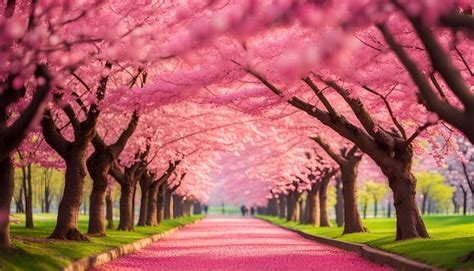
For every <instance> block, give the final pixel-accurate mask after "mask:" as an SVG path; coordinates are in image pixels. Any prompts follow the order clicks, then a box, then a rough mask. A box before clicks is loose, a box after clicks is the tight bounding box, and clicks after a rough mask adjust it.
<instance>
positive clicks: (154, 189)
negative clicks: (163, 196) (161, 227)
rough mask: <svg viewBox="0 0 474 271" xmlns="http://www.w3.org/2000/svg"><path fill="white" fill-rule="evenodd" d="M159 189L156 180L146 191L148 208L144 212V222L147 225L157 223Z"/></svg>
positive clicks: (155, 224)
mask: <svg viewBox="0 0 474 271" xmlns="http://www.w3.org/2000/svg"><path fill="white" fill-rule="evenodd" d="M159 190H160V185H159V183H158V182H153V183H152V184H151V186H150V190H149V191H148V201H147V204H148V210H147V214H146V223H145V225H147V226H157V225H158V223H159V222H158V213H157V212H158V193H159Z"/></svg>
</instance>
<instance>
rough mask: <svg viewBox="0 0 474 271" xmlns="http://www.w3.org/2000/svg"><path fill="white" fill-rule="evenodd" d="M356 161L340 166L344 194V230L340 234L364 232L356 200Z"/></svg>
mask: <svg viewBox="0 0 474 271" xmlns="http://www.w3.org/2000/svg"><path fill="white" fill-rule="evenodd" d="M357 166H358V162H357V163H348V164H347V165H345V166H341V167H340V169H341V179H342V194H343V196H344V221H345V223H344V231H343V233H342V234H348V233H355V232H366V231H367V229H366V228H365V227H364V225H362V220H361V219H360V214H359V208H358V202H357V185H356V180H357Z"/></svg>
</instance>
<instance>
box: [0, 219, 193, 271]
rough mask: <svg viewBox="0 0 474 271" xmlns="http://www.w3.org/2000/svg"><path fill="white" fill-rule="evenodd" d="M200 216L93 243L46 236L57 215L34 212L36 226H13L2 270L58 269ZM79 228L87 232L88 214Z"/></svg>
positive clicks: (112, 234) (115, 233) (0, 259)
mask: <svg viewBox="0 0 474 271" xmlns="http://www.w3.org/2000/svg"><path fill="white" fill-rule="evenodd" d="M201 217H202V216H191V217H184V218H179V219H175V220H165V221H163V222H162V223H161V225H160V226H158V227H136V230H135V231H134V232H121V231H115V230H108V231H107V237H102V238H90V239H91V241H90V242H72V241H52V240H48V239H45V238H46V237H47V236H48V235H49V234H50V233H51V232H52V230H53V228H54V226H55V224H56V214H34V220H35V221H34V222H35V229H32V230H29V229H25V228H24V224H20V225H11V234H12V237H13V245H14V247H15V248H16V250H15V252H13V254H11V255H1V254H0V270H9V271H10V270H11V271H13V270H35V271H36V270H58V269H60V268H61V267H64V266H66V265H67V264H68V263H70V262H73V261H75V260H77V259H80V258H83V257H86V256H90V255H94V254H97V253H100V252H103V251H106V250H109V249H111V248H114V247H117V246H121V245H124V244H128V243H132V242H134V241H136V240H139V239H142V238H145V237H148V236H151V235H154V234H158V233H162V232H165V231H167V230H170V229H172V228H175V227H177V226H180V225H185V224H189V223H192V222H194V221H196V220H197V219H199V218H201ZM18 218H23V216H18ZM79 228H80V229H81V232H83V233H85V232H86V231H87V216H81V217H80V221H79ZM18 238H29V239H18ZM36 238H38V239H36Z"/></svg>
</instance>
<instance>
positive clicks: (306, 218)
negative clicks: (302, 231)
mask: <svg viewBox="0 0 474 271" xmlns="http://www.w3.org/2000/svg"><path fill="white" fill-rule="evenodd" d="M305 201H306V202H305V204H304V206H305V208H304V222H303V224H309V217H310V215H309V211H310V208H311V207H310V204H311V201H310V199H309V191H308V192H307V195H306V200H305Z"/></svg>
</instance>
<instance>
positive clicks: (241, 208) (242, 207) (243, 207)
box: [240, 205, 247, 216]
mask: <svg viewBox="0 0 474 271" xmlns="http://www.w3.org/2000/svg"><path fill="white" fill-rule="evenodd" d="M246 210H247V207H245V205H242V206H240V212H241V213H242V216H245V213H246Z"/></svg>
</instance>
